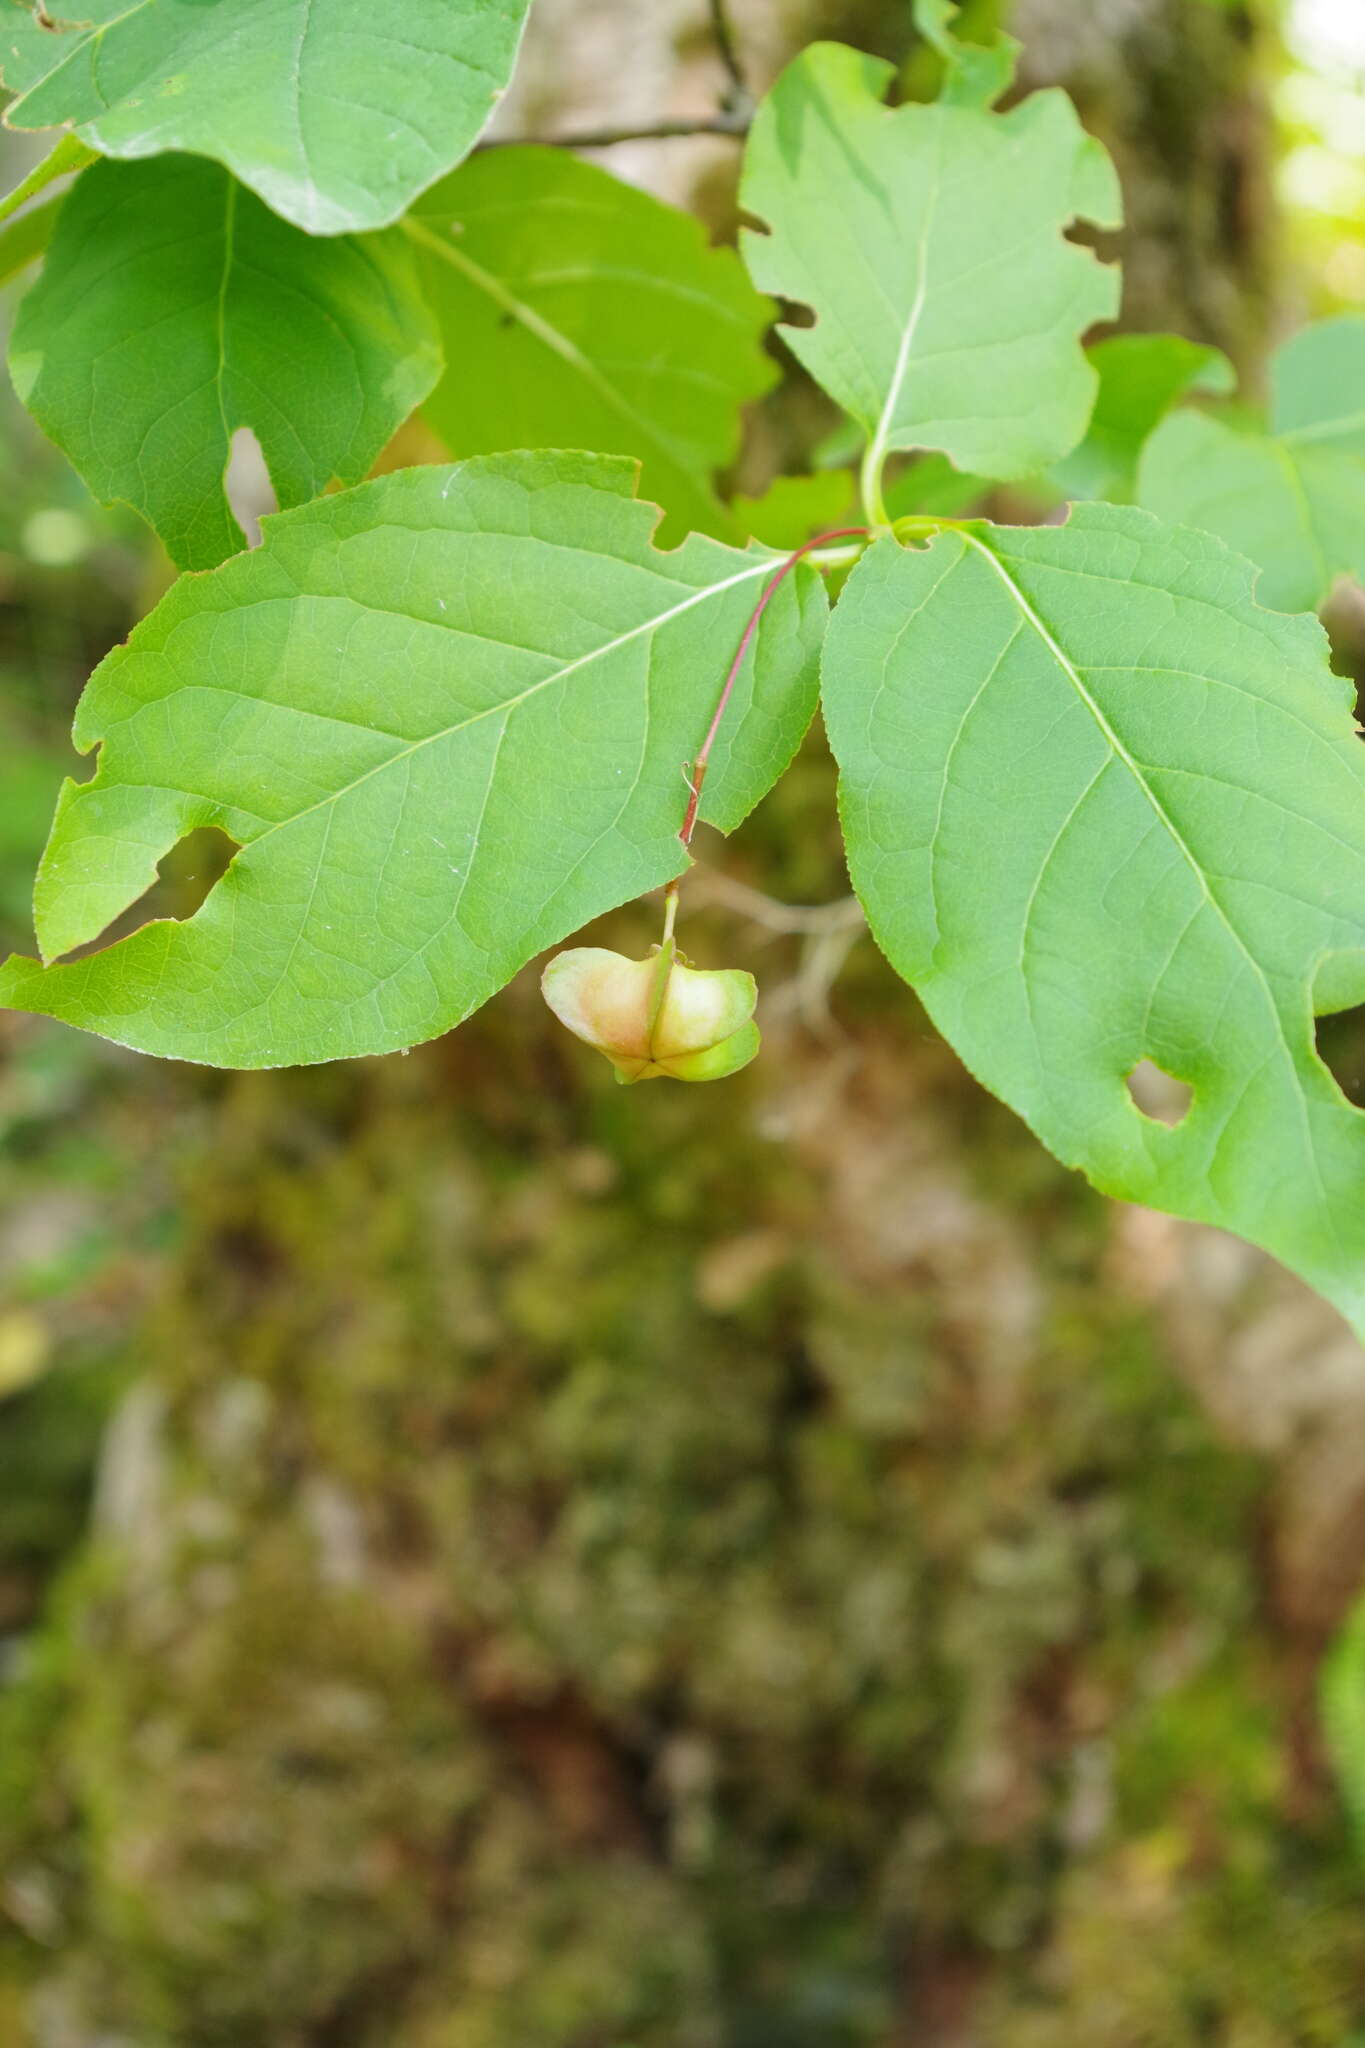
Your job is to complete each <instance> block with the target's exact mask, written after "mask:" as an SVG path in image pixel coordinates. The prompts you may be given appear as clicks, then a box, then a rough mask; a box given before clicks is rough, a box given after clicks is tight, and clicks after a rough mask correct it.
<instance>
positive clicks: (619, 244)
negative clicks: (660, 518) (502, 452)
mask: <svg viewBox="0 0 1365 2048" xmlns="http://www.w3.org/2000/svg"><path fill="white" fill-rule="evenodd" d="M406 226H407V229H408V232H409V233H410V235H412V237H413V238H414V240H415V242H416V244H417V248H418V252H419V257H420V260H421V265H422V277H423V282H424V284H425V286H426V291H427V296H428V298H429V299H430V301H431V303H432V305H433V306H434V307H435V309H436V314H437V317H438V319H439V321H440V324H441V331H442V333H443V335H444V337H445V343H446V358H447V362H448V364H449V369H448V371H447V374H446V376H445V378H444V379H443V380H442V382H441V383H440V384H439V385H438V387H437V389H436V390H435V392H433V394H432V396H431V398H430V399H429V400H428V402H427V405H426V408H425V411H426V417H427V419H428V420H429V421H430V422H431V424H432V426H433V427H434V428H435V429H436V431H437V433H438V434H439V435H440V436H441V438H442V439H443V440H444V442H445V443H446V445H447V447H448V448H449V449H450V452H451V454H452V455H482V454H492V453H495V452H496V451H498V450H499V449H504V448H590V449H595V450H599V451H600V452H602V453H603V454H608V455H632V456H634V457H636V459H637V460H638V461H639V462H640V464H641V476H640V494H641V496H642V497H645V498H650V499H653V500H655V501H657V502H658V503H659V504H661V505H662V506H663V507H664V508H665V510H666V512H667V513H668V515H669V519H668V522H667V524H666V527H665V533H666V534H667V535H668V536H669V537H670V538H671V537H673V536H674V535H676V536H677V537H678V538H681V536H682V535H683V534H684V533H686V532H688V531H689V529H692V530H695V531H697V532H704V533H715V534H720V535H722V536H724V537H731V536H734V535H735V534H736V531H737V529H736V526H735V523H734V521H733V520H732V519H731V518H730V516H729V514H728V513H727V511H726V509H725V507H724V506H723V505H722V504H721V503H720V501H719V499H718V498H717V496H716V493H715V488H714V484H713V476H714V472H715V471H716V470H717V469H718V468H720V467H721V466H722V465H723V464H725V463H728V462H729V461H731V460H732V459H733V457H734V455H735V453H736V450H737V447H738V442H739V408H740V406H741V405H742V404H744V402H745V401H746V400H747V399H751V398H756V397H757V396H758V394H759V393H760V392H762V391H765V390H767V388H768V387H769V385H770V384H772V383H773V382H774V380H775V378H776V375H777V371H776V366H775V365H774V364H773V363H772V362H771V361H770V359H769V358H768V357H767V356H765V355H764V354H763V352H762V350H761V348H760V347H759V341H760V338H761V336H762V334H763V332H764V331H765V329H766V328H767V327H768V326H769V324H770V323H771V320H772V317H773V311H774V308H773V306H772V304H771V301H769V300H768V299H765V298H763V297H761V296H760V294H759V293H758V292H756V291H755V290H754V288H753V286H752V285H751V284H750V283H749V281H748V279H747V278H746V276H745V275H744V271H743V268H742V266H741V264H740V262H739V259H738V258H737V257H736V256H735V254H734V252H733V251H732V250H729V249H710V248H708V247H707V245H706V240H705V236H704V234H703V232H702V228H701V225H700V223H699V222H698V221H696V220H694V219H693V218H692V216H691V215H690V214H685V213H679V212H678V211H677V210H676V209H675V208H674V207H671V206H664V205H662V204H661V203H660V202H659V201H658V200H657V199H651V198H650V197H649V196H648V194H647V193H644V192H637V191H635V190H634V189H633V188H632V187H631V186H629V185H623V184H622V183H621V181H620V179H619V178H613V177H611V176H609V175H608V173H607V172H606V171H602V170H598V169H597V168H596V166H595V165H593V164H585V163H582V162H580V161H579V160H578V158H576V157H573V156H570V155H568V154H567V153H566V152H565V151H563V150H557V149H496V150H488V151H486V152H485V153H484V154H482V155H480V156H477V157H475V158H473V159H472V160H471V161H470V162H469V163H467V164H465V165H464V166H463V168H462V169H460V170H458V171H456V172H455V173H454V175H453V176H452V177H449V178H447V179H445V180H444V181H443V182H442V183H441V184H440V185H438V186H437V187H436V188H435V190H434V191H432V192H429V193H427V194H426V196H425V197H424V198H423V199H422V200H421V201H419V203H418V205H417V206H416V208H415V209H414V210H413V212H412V214H411V215H410V216H409V218H408V221H407V223H406Z"/></svg>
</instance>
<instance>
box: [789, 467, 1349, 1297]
mask: <svg viewBox="0 0 1365 2048" xmlns="http://www.w3.org/2000/svg"><path fill="white" fill-rule="evenodd" d="M1252 581H1253V571H1252V569H1251V567H1250V565H1249V564H1248V563H1246V562H1244V561H1241V560H1239V558H1238V557H1236V556H1235V555H1232V554H1230V553H1229V552H1228V551H1227V550H1226V549H1225V548H1223V547H1222V546H1221V545H1220V544H1219V543H1218V542H1217V541H1215V540H1213V539H1211V538H1209V537H1208V536H1206V535H1202V534H1196V533H1192V532H1189V531H1184V530H1181V529H1179V528H1168V527H1165V526H1163V525H1161V524H1160V523H1159V522H1158V521H1157V520H1155V519H1153V518H1151V517H1149V516H1148V515H1147V514H1145V513H1143V512H1139V511H1136V510H1133V509H1131V508H1129V509H1119V508H1115V507H1110V506H1098V505H1095V506H1081V507H1078V508H1077V509H1076V510H1075V511H1074V512H1073V513H1072V516H1071V520H1070V523H1069V525H1067V526H1065V527H1038V528H991V527H988V526H981V527H979V528H975V529H967V530H966V531H962V532H958V533H953V534H945V535H942V536H940V537H939V538H937V539H936V540H935V541H934V542H933V544H932V545H931V546H930V547H928V548H925V549H919V550H907V549H902V548H900V547H898V546H897V545H896V544H895V542H894V541H890V540H886V541H882V542H880V543H878V545H877V546H876V547H875V548H874V549H872V550H871V552H870V553H869V554H868V555H867V556H866V557H865V558H864V560H863V561H862V563H860V565H859V566H858V568H857V569H855V570H854V572H853V575H852V576H851V578H850V579H849V583H848V587H847V589H846V591H845V593H844V595H843V597H842V599H841V601H840V604H839V607H838V610H837V611H836V613H835V616H834V621H833V623H832V625H831V628H830V633H829V638H828V644H827V647H826V651H825V658H824V706H825V718H826V723H827V725H828V729H829V734H830V740H831V743H832V745H833V748H834V752H835V754H836V756H837V758H838V761H839V766H840V770H841V778H842V780H841V808H842V814H843V821H844V829H845V835H846V839H847V843H848V851H849V861H850V871H851V873H852V877H853V883H854V886H855V888H856V889H857V891H858V894H859V896H860V897H861V899H862V901H863V904H864V906H865V907H866V909H867V913H868V917H869V920H870V922H871V925H872V929H873V931H874V933H875V934H876V936H877V938H878V940H879V942H880V944H881V945H882V947H883V949H884V951H885V952H886V954H887V956H888V958H889V959H890V961H891V963H892V965H893V966H894V967H895V968H896V970H897V972H898V973H900V974H902V975H903V976H904V977H905V979H906V980H907V981H909V982H911V983H912V984H913V985H914V987H915V988H916V990H917V991H918V993H919V995H920V997H921V999H922V1000H923V1002H924V1004H925V1006H926V1008H927V1009H928V1011H929V1013H930V1015H931V1016H932V1017H933V1019H934V1021H935V1022H936V1023H937V1024H938V1026H939V1028H940V1029H941V1030H942V1031H943V1033H944V1035H945V1036H946V1037H947V1038H948V1039H950V1040H951V1042H952V1043H953V1044H954V1045H955V1046H956V1047H957V1049H958V1051H959V1052H960V1053H961V1055H962V1057H963V1059H964V1060H965V1061H966V1063H967V1065H968V1066H969V1067H970V1068H971V1069H972V1071H973V1072H974V1073H975V1074H976V1075H977V1076H978V1077H979V1078H980V1079H981V1080H982V1081H983V1082H984V1083H985V1084H986V1086H987V1087H989V1088H991V1089H993V1090H994V1091H995V1093H996V1094H998V1095H1000V1096H1002V1097H1003V1098H1004V1100H1005V1101H1006V1102H1008V1103H1009V1104H1010V1105H1011V1106H1012V1107H1013V1108H1014V1109H1016V1110H1017V1111H1018V1112H1019V1114H1020V1115H1021V1116H1024V1117H1026V1118H1027V1120H1028V1122H1029V1123H1030V1124H1031V1125H1032V1127H1033V1129H1034V1130H1035V1131H1036V1132H1037V1134H1038V1136H1039V1137H1040V1138H1041V1139H1042V1140H1043V1141H1044V1143H1045V1144H1046V1145H1048V1146H1049V1147H1050V1149H1051V1150H1052V1151H1054V1152H1055V1153H1056V1154H1057V1156H1058V1157H1059V1158H1060V1159H1062V1160H1064V1161H1066V1163H1067V1164H1068V1165H1073V1166H1079V1167H1080V1168H1082V1169H1083V1171H1084V1172H1085V1173H1086V1174H1088V1176H1089V1177H1090V1179H1091V1180H1092V1181H1093V1182H1094V1183H1095V1185H1096V1186H1097V1187H1099V1188H1101V1189H1103V1190H1104V1191H1105V1192H1106V1193H1109V1194H1113V1195H1120V1196H1123V1197H1124V1198H1126V1199H1127V1200H1129V1201H1135V1202H1144V1203H1148V1204H1150V1205H1151V1206H1153V1207H1155V1208H1160V1209H1169V1210H1171V1211H1173V1212H1174V1213H1175V1214H1177V1215H1181V1216H1188V1217H1195V1218H1198V1219H1200V1220H1202V1221H1204V1222H1206V1223H1214V1224H1219V1225H1221V1226H1222V1227H1223V1228H1224V1229H1227V1230H1233V1231H1236V1232H1238V1233H1239V1234H1240V1235H1241V1236H1243V1237H1247V1238H1250V1239H1251V1240H1252V1241H1253V1242H1254V1243H1257V1244H1260V1245H1263V1246H1265V1247H1266V1248H1267V1249H1268V1250H1269V1251H1272V1252H1273V1253H1274V1254H1275V1255H1276V1256H1277V1257H1278V1258H1280V1259H1282V1260H1283V1261H1284V1262H1285V1264H1286V1265H1289V1266H1292V1267H1293V1268H1294V1269H1295V1270H1296V1271H1297V1272H1299V1273H1301V1274H1303V1276H1304V1277H1305V1278H1306V1279H1308V1280H1309V1281H1311V1282H1312V1283H1313V1285H1315V1286H1316V1287H1318V1288H1319V1289H1320V1290H1321V1292H1322V1293H1323V1294H1325V1295H1326V1296H1327V1297H1328V1298H1329V1299H1330V1300H1332V1301H1334V1302H1335V1303H1336V1305H1337V1306H1338V1307H1339V1308H1340V1309H1341V1310H1342V1312H1343V1313H1344V1314H1345V1315H1347V1316H1348V1317H1350V1318H1351V1319H1352V1320H1353V1322H1354V1324H1355V1327H1356V1328H1357V1329H1358V1330H1359V1331H1360V1332H1361V1333H1362V1334H1365V1113H1362V1112H1361V1111H1360V1110H1357V1109H1354V1108H1352V1107H1351V1106H1350V1105H1349V1104H1348V1102H1347V1101H1346V1099H1345V1097H1344V1096H1343V1095H1342V1094H1341V1092H1340V1091H1339V1089H1338V1088H1337V1086H1336V1083H1335V1081H1334V1080H1333V1079H1332V1076H1331V1074H1330V1073H1329V1072H1328V1070H1327V1068H1326V1067H1325V1066H1324V1065H1323V1064H1322V1062H1321V1061H1320V1060H1319V1058H1318V1056H1317V1053H1316V1049H1315V1045H1314V1037H1313V1026H1312V1018H1313V1011H1314V1007H1315V1001H1316V1008H1317V1010H1318V1011H1319V1012H1320V1013H1321V1012H1323V1011H1325V1010H1327V1009H1329V1008H1345V1007H1347V1006H1348V1005H1350V1004H1351V1003H1353V1002H1360V1001H1362V1000H1365V748H1362V745H1361V742H1360V739H1359V738H1358V737H1357V733H1356V728H1355V724H1354V721H1353V718H1352V715H1351V691H1350V689H1349V686H1348V685H1347V684H1346V683H1345V682H1344V681H1343V680H1342V679H1341V678H1339V677H1337V676H1334V675H1333V674H1332V673H1331V670H1330V669H1329V667H1328V664H1327V643H1326V639H1325V636H1324V635H1323V633H1322V631H1321V629H1320V628H1319V626H1318V624H1317V622H1316V620H1314V619H1311V618H1302V617H1300V618H1294V619H1289V618H1285V617H1283V616H1281V615H1280V614H1278V613H1275V612H1268V611H1264V610H1262V609H1261V607H1260V606H1259V605H1257V604H1256V603H1255V602H1254V600H1253V597H1252ZM1143 1060H1151V1061H1153V1062H1154V1063H1155V1064H1156V1065H1157V1066H1158V1067H1160V1068H1162V1069H1163V1070H1164V1071H1165V1072H1166V1073H1167V1074H1169V1075H1173V1076H1175V1077H1176V1078H1177V1079H1178V1080H1181V1081H1184V1082H1186V1083H1187V1084H1189V1086H1190V1087H1191V1088H1192V1089H1193V1099H1192V1105H1191V1107H1190V1109H1189V1111H1188V1114H1187V1115H1186V1116H1185V1117H1184V1119H1183V1121H1182V1122H1180V1123H1179V1124H1178V1126H1177V1127H1175V1128H1174V1129H1168V1128H1167V1127H1166V1126H1165V1124H1164V1123H1158V1122H1156V1121H1153V1120H1152V1119H1150V1118H1148V1117H1146V1116H1144V1115H1143V1114H1142V1113H1141V1111H1140V1110H1139V1109H1138V1108H1137V1107H1136V1105H1135V1103H1134V1101H1133V1100H1132V1099H1131V1098H1130V1095H1129V1092H1128V1089H1127V1087H1126V1085H1125V1082H1126V1078H1127V1077H1128V1076H1130V1075H1131V1074H1132V1072H1133V1070H1134V1069H1135V1068H1136V1067H1137V1066H1138V1064H1139V1063H1140V1062H1141V1061H1143Z"/></svg>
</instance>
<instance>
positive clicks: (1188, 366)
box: [1048, 334, 1235, 503]
mask: <svg viewBox="0 0 1365 2048" xmlns="http://www.w3.org/2000/svg"><path fill="white" fill-rule="evenodd" d="M1086 355H1087V356H1088V357H1089V359H1090V362H1091V365H1092V366H1093V368H1094V369H1095V371H1096V373H1097V374H1098V376H1099V380H1100V387H1099V391H1098V394H1097V395H1096V398H1095V410H1094V412H1093V413H1092V414H1091V417H1090V426H1089V428H1088V429H1087V432H1086V436H1085V439H1084V440H1083V441H1082V442H1081V444H1080V446H1079V447H1078V448H1075V449H1073V450H1072V452H1071V454H1070V455H1068V456H1065V457H1064V458H1063V459H1062V461H1061V462H1059V463H1057V464H1055V465H1054V467H1053V469H1052V471H1051V473H1050V475H1049V478H1048V481H1049V482H1050V483H1052V484H1054V485H1055V486H1056V488H1057V489H1058V490H1059V491H1060V492H1061V494H1062V496H1063V497H1064V498H1107V499H1109V501H1110V502H1111V503H1115V502H1126V501H1127V500H1129V499H1130V498H1131V497H1132V495H1133V489H1134V485H1135V484H1136V482H1137V467H1138V458H1139V456H1140V455H1141V453H1142V448H1143V443H1144V442H1145V441H1146V440H1147V438H1148V436H1149V435H1150V434H1151V433H1153V432H1154V431H1155V429H1156V427H1157V426H1158V425H1159V424H1160V422H1161V421H1162V420H1163V419H1164V418H1165V416H1166V414H1167V413H1168V412H1169V411H1170V409H1171V407H1172V406H1173V405H1174V404H1175V403H1176V401H1177V400H1178V399H1181V398H1184V397H1185V396H1186V394H1187V393H1188V392H1191V391H1210V392H1226V391H1230V390H1231V389H1232V387H1233V384H1234V382H1235V376H1234V372H1233V368H1232V365H1231V363H1230V362H1229V361H1228V359H1227V357H1226V356H1225V355H1224V354H1223V352H1222V350H1221V349H1216V348H1205V347H1202V346H1201V345H1200V344H1199V343H1198V342H1194V341H1186V339H1185V337H1184V335H1183V334H1114V335H1111V336H1110V337H1109V339H1108V340H1107V341H1097V342H1096V343H1095V345H1094V347H1093V348H1088V349H1087V350H1086Z"/></svg>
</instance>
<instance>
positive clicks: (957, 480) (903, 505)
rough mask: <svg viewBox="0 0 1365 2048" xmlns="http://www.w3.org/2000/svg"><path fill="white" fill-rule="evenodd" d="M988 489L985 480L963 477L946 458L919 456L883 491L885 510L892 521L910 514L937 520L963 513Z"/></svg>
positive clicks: (941, 456)
mask: <svg viewBox="0 0 1365 2048" xmlns="http://www.w3.org/2000/svg"><path fill="white" fill-rule="evenodd" d="M990 488H991V484H990V479H989V478H988V477H984V476H963V474H962V472H961V471H960V470H956V469H954V468H953V465H952V463H951V462H949V460H948V458H947V456H946V455H921V456H918V457H917V458H916V460H915V461H914V462H907V463H906V465H905V468H904V469H903V470H902V471H901V473H900V475H899V476H898V477H897V478H896V479H895V481H894V482H893V483H890V484H888V485H887V487H886V510H887V515H888V517H889V518H891V519H904V518H905V517H906V516H907V514H909V513H913V512H928V513H931V514H933V515H935V516H936V517H938V518H940V519H952V518H955V517H956V515H957V514H958V513H959V512H965V511H966V509H967V507H968V506H969V505H974V504H975V503H976V501H977V499H978V498H983V497H984V496H985V495H986V493H987V491H989V490H990Z"/></svg>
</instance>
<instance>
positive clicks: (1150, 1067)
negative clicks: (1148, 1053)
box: [1128, 1060, 1194, 1130]
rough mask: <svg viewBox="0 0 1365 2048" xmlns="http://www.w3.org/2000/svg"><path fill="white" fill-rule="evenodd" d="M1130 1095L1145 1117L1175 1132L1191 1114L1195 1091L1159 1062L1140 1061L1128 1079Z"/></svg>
mask: <svg viewBox="0 0 1365 2048" xmlns="http://www.w3.org/2000/svg"><path fill="white" fill-rule="evenodd" d="M1128 1093H1129V1094H1130V1095H1131V1096H1132V1098H1133V1101H1134V1103H1135V1104H1136V1106H1137V1108H1138V1109H1139V1110H1140V1111H1141V1112H1142V1114H1143V1116H1145V1117H1148V1118H1150V1120H1151V1121H1152V1122H1153V1123H1155V1124H1165V1125H1166V1126H1167V1128H1168V1129H1170V1130H1174V1129H1175V1127H1176V1125H1177V1124H1182V1123H1184V1121H1185V1118H1186V1117H1187V1116H1188V1115H1189V1113H1190V1108H1191V1105H1192V1104H1193V1102H1194V1090H1193V1088H1192V1087H1191V1086H1190V1084H1189V1082H1188V1081H1182V1080H1180V1079H1179V1078H1178V1077H1177V1076H1176V1075H1175V1074H1168V1073H1167V1072H1166V1069H1165V1068H1164V1067H1159V1066H1158V1065H1157V1063H1156V1061H1155V1060H1139V1061H1138V1063H1137V1065H1136V1066H1135V1067H1134V1069H1133V1071H1132V1073H1131V1074H1130V1075H1129V1076H1128Z"/></svg>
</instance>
